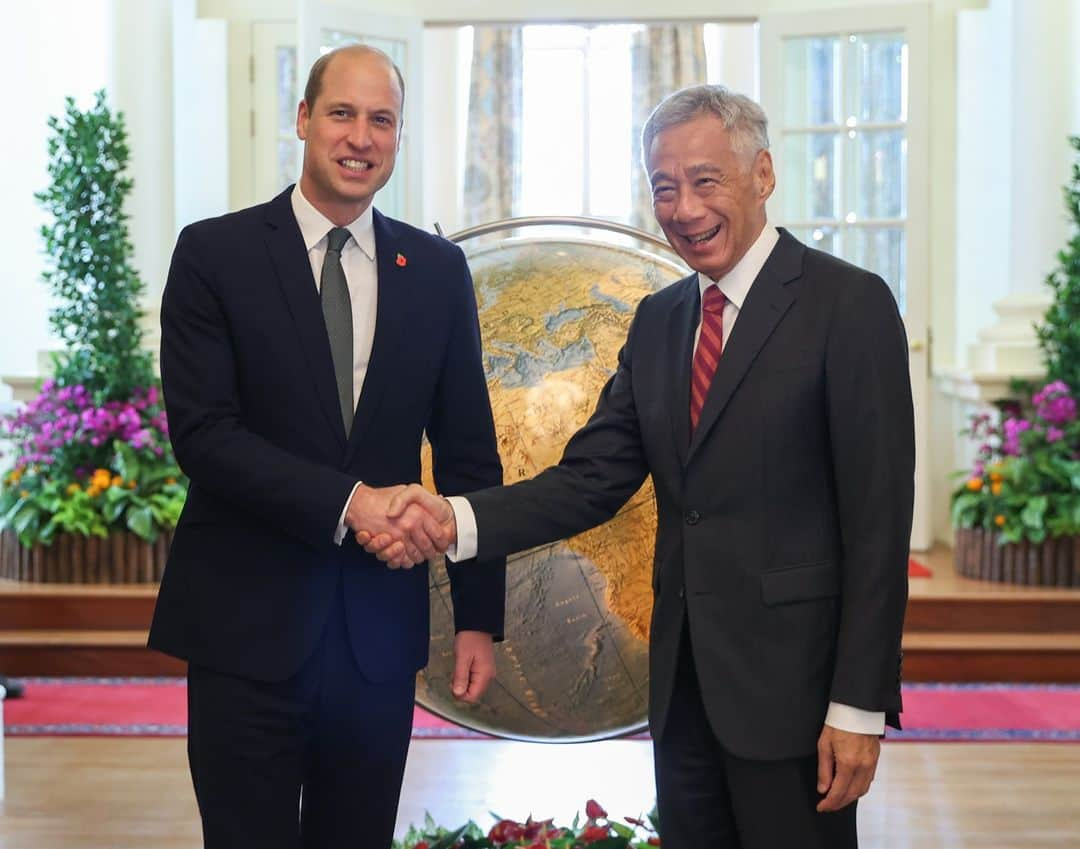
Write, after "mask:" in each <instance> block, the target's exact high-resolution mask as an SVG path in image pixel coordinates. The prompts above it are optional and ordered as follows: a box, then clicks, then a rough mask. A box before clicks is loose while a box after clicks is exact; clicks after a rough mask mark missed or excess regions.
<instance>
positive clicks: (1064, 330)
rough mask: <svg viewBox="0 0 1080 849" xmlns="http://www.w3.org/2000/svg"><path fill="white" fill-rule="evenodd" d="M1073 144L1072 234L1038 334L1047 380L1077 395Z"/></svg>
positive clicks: (1079, 329) (1079, 243) (1077, 139)
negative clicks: (1056, 382) (1057, 381)
mask: <svg viewBox="0 0 1080 849" xmlns="http://www.w3.org/2000/svg"><path fill="white" fill-rule="evenodd" d="M1069 144H1070V145H1071V146H1072V147H1073V149H1075V150H1076V151H1077V158H1076V160H1075V161H1074V162H1073V166H1072V179H1071V180H1070V182H1069V183H1068V184H1066V185H1065V187H1064V194H1065V208H1066V209H1067V210H1068V213H1069V217H1070V218H1071V220H1072V234H1071V236H1070V237H1069V240H1068V242H1067V243H1066V244H1065V247H1064V248H1063V249H1062V250H1061V251H1059V252H1058V255H1057V258H1058V267H1057V268H1056V269H1054V271H1052V272H1051V273H1050V275H1049V276H1048V277H1047V278H1046V283H1047V285H1048V286H1049V287H1050V288H1051V289H1052V290H1053V292H1054V301H1053V303H1052V304H1051V305H1050V308H1049V309H1048V310H1047V311H1046V315H1045V317H1044V318H1043V322H1042V324H1041V325H1039V326H1038V327H1037V328H1036V332H1037V333H1038V337H1039V345H1040V346H1041V348H1042V351H1043V359H1044V361H1045V363H1046V377H1047V380H1050V381H1054V380H1060V381H1062V382H1063V383H1065V384H1066V385H1067V386H1069V387H1071V388H1072V389H1073V390H1074V391H1075V390H1077V389H1080V136H1071V137H1070V138H1069Z"/></svg>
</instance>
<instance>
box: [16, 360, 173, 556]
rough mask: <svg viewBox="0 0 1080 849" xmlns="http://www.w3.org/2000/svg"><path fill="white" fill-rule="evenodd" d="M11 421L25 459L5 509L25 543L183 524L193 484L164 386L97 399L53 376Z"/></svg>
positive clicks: (147, 533)
mask: <svg viewBox="0 0 1080 849" xmlns="http://www.w3.org/2000/svg"><path fill="white" fill-rule="evenodd" d="M3 429H4V434H5V436H7V437H8V438H9V439H10V440H11V441H12V442H13V443H14V445H15V465H14V468H13V469H12V470H11V471H10V472H9V473H8V474H7V476H6V478H5V480H4V487H3V489H2V490H0V516H3V519H4V524H5V525H7V526H8V527H11V528H13V529H14V530H15V532H16V533H17V534H18V535H19V541H20V542H21V543H22V544H23V545H25V546H31V545H33V544H34V543H35V542H43V543H45V544H49V543H51V542H52V541H53V539H54V538H55V536H56V534H58V533H76V534H81V535H83V536H91V535H93V536H102V537H103V536H106V535H107V534H108V533H109V531H110V529H112V528H114V527H116V526H121V527H126V528H127V529H129V530H130V531H131V532H132V533H134V534H136V535H138V536H139V537H142V538H143V539H146V540H149V541H153V540H154V539H155V538H156V537H157V534H158V532H159V530H160V529H162V528H172V527H175V526H176V522H177V520H178V519H179V517H180V510H181V508H182V507H183V505H184V498H185V495H186V492H187V490H186V488H185V487H184V485H183V484H182V483H181V482H180V481H181V475H180V470H179V468H177V466H176V462H175V460H173V458H172V454H171V451H170V449H169V436H168V434H169V428H168V422H167V421H166V419H165V410H164V408H163V407H162V404H161V396H160V392H159V390H158V388H157V386H156V385H154V384H151V385H150V386H148V387H140V388H138V389H136V390H135V391H134V392H133V393H132V396H131V397H130V398H129V399H127V400H125V401H105V402H102V403H95V401H94V399H93V396H92V395H91V394H90V392H89V391H88V390H87V389H86V387H85V386H84V385H82V384H76V385H75V386H64V387H62V386H60V385H59V384H57V383H56V381H54V380H47V381H46V382H45V383H44V384H43V385H42V387H41V392H40V394H38V396H37V397H36V398H34V399H33V400H32V401H31V402H30V403H29V404H27V405H26V407H24V408H23V409H22V410H20V411H19V412H18V413H16V414H14V415H12V416H9V417H7V418H6V419H5V420H4V421H3Z"/></svg>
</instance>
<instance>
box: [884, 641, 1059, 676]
mask: <svg viewBox="0 0 1080 849" xmlns="http://www.w3.org/2000/svg"><path fill="white" fill-rule="evenodd" d="M903 646H904V680H905V681H909V682H910V681H1014V682H1020V681H1022V682H1030V683H1075V682H1078V681H1080V633H1076V632H1071V631H1069V632H1042V633H1001V632H969V633H955V632H950V631H924V632H917V633H905V634H904V641H903Z"/></svg>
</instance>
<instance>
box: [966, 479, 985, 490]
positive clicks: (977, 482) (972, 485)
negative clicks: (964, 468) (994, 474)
mask: <svg viewBox="0 0 1080 849" xmlns="http://www.w3.org/2000/svg"><path fill="white" fill-rule="evenodd" d="M967 488H968V489H970V490H971V491H972V492H981V491H982V488H983V479H982V478H969V479H968V482H967Z"/></svg>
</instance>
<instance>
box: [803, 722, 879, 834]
mask: <svg viewBox="0 0 1080 849" xmlns="http://www.w3.org/2000/svg"><path fill="white" fill-rule="evenodd" d="M817 748H818V783H817V790H818V793H823V794H825V798H824V799H822V800H821V801H820V802H818V805H817V809H818V811H819V812H822V813H824V812H825V811H839V810H840V809H841V808H844V807H846V806H848V805H850V804H851V803H852V802H854V801H855V800H856V799H858V798H859V797H860V796H864V795H866V792H867V791H868V790H869V789H870V782H872V781H873V780H874V773H875V772H876V771H877V764H878V757H879V756H880V755H881V741H880V740H879V739H878V738H877V735H875V734H855V733H853V732H851V731H841V730H840V729H839V728H833V727H831V726H829V725H826V726H825V727H824V728H823V729H822V730H821V736H820V737H818V745H817Z"/></svg>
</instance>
